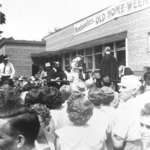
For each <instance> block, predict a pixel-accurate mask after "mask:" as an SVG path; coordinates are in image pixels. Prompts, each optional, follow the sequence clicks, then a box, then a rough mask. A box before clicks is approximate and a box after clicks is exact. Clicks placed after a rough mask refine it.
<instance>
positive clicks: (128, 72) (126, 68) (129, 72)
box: [124, 67, 134, 75]
mask: <svg viewBox="0 0 150 150" xmlns="http://www.w3.org/2000/svg"><path fill="white" fill-rule="evenodd" d="M133 74H134V72H133V71H132V69H131V68H129V67H125V68H124V75H133Z"/></svg>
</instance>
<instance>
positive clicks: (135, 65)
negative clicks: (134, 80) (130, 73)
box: [46, 8, 150, 71]
mask: <svg viewBox="0 0 150 150" xmlns="http://www.w3.org/2000/svg"><path fill="white" fill-rule="evenodd" d="M124 31H127V37H126V38H127V39H126V54H127V56H126V58H127V59H126V61H127V65H128V66H129V67H131V68H132V69H133V70H134V71H142V69H143V67H144V66H150V53H149V52H148V49H150V48H149V47H148V32H150V8H147V9H144V10H141V11H138V12H136V13H132V14H129V15H126V16H122V17H119V18H115V19H114V20H112V21H110V22H107V23H105V24H103V25H100V26H99V27H96V28H94V29H92V30H89V31H86V32H84V33H81V34H78V35H74V28H73V24H72V25H70V26H68V27H66V28H64V29H62V30H61V31H59V32H56V33H55V34H53V35H50V36H48V37H47V38H46V50H47V51H52V50H53V51H54V50H61V49H62V50H65V49H69V48H70V50H72V48H75V47H76V46H78V45H80V44H82V43H86V44H87V43H88V42H90V41H94V40H97V39H99V38H103V37H106V36H109V35H113V34H117V33H121V32H124ZM113 40H115V39H113ZM117 40H118V39H117ZM111 42H112V41H111ZM100 44H101V43H100ZM87 46H88V44H87Z"/></svg>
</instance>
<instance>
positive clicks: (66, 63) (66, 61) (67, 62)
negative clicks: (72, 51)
mask: <svg viewBox="0 0 150 150" xmlns="http://www.w3.org/2000/svg"><path fill="white" fill-rule="evenodd" d="M64 59H65V66H68V65H69V64H70V61H69V53H67V54H65V55H64Z"/></svg>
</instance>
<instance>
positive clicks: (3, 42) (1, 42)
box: [0, 38, 46, 48]
mask: <svg viewBox="0 0 150 150" xmlns="http://www.w3.org/2000/svg"><path fill="white" fill-rule="evenodd" d="M3 45H27V46H46V42H45V41H44V40H42V41H27V40H15V39H13V38H2V39H1V40H0V48H1V47H2V46H3Z"/></svg>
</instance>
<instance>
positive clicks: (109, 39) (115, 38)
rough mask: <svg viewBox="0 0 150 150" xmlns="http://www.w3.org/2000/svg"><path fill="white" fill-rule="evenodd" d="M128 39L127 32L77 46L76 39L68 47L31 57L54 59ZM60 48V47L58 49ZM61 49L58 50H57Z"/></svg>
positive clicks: (34, 54)
mask: <svg viewBox="0 0 150 150" xmlns="http://www.w3.org/2000/svg"><path fill="white" fill-rule="evenodd" d="M126 37H127V31H124V32H119V33H116V34H110V35H108V36H104V37H100V38H97V39H93V40H90V41H86V42H82V43H79V42H78V44H76V42H75V39H74V40H72V41H70V43H69V44H68V45H65V47H63V46H62V45H61V44H58V43H57V44H56V45H55V47H53V48H54V49H53V51H51V50H52V47H51V48H49V50H50V51H49V50H47V51H45V52H41V53H32V54H31V57H52V56H56V55H57V56H58V55H62V54H63V53H65V52H69V51H72V50H77V49H84V48H87V47H93V46H97V45H101V44H106V43H110V42H114V41H119V40H123V39H125V38H126ZM57 46H60V47H57ZM56 47H57V48H59V49H57V48H56Z"/></svg>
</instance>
